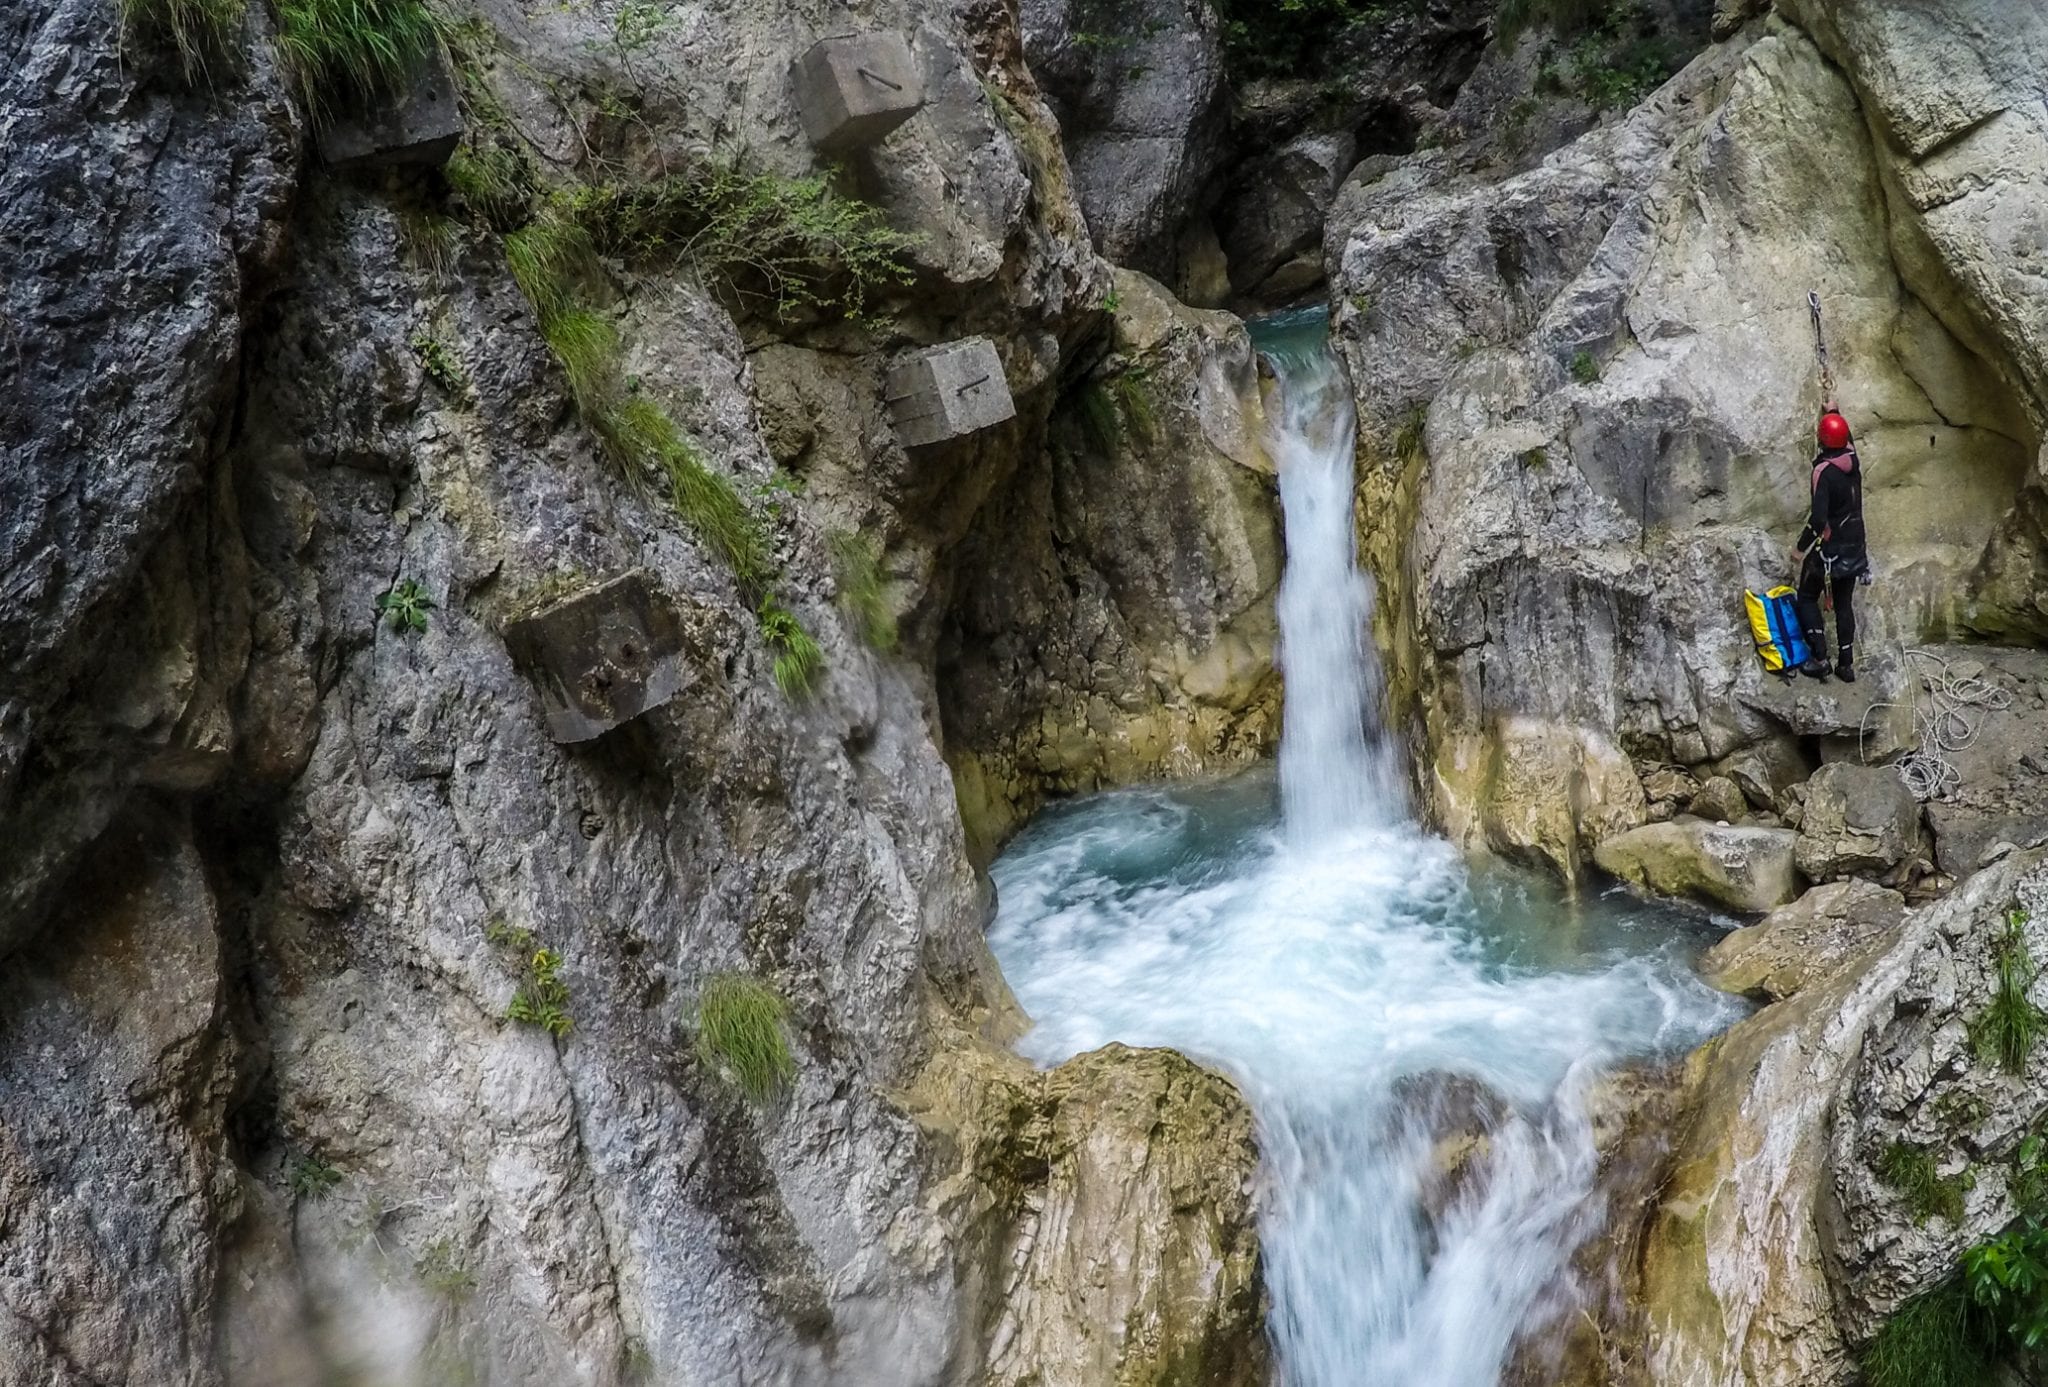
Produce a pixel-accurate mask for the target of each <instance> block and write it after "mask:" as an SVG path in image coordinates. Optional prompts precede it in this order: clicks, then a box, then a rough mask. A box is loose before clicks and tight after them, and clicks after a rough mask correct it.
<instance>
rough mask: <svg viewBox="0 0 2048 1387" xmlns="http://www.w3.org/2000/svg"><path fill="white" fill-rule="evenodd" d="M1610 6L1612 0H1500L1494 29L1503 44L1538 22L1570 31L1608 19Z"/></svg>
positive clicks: (1494, 17) (1559, 29)
mask: <svg viewBox="0 0 2048 1387" xmlns="http://www.w3.org/2000/svg"><path fill="white" fill-rule="evenodd" d="M1613 8H1614V5H1613V2H1612V0H1502V3H1501V6H1500V8H1499V9H1498V10H1496V11H1494V16H1493V32H1494V36H1495V37H1496V38H1498V39H1499V40H1500V42H1501V43H1502V44H1503V45H1508V44H1512V43H1513V42H1514V41H1515V40H1516V39H1517V38H1518V37H1520V36H1521V34H1522V32H1523V31H1524V30H1525V29H1529V28H1532V27H1533V26H1535V25H1538V24H1543V25H1548V26H1549V27H1550V28H1552V29H1555V30H1557V31H1558V32H1560V33H1569V32H1571V31H1572V30H1575V29H1583V28H1585V27H1586V26H1587V25H1589V24H1593V23H1596V22H1598V21H1600V20H1602V19H1605V18H1607V16H1608V15H1609V13H1610V11H1612V10H1613Z"/></svg>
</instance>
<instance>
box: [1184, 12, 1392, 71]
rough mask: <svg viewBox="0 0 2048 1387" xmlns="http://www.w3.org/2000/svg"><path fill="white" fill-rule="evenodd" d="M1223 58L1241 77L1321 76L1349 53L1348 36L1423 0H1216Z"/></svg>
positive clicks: (1390, 17)
mask: <svg viewBox="0 0 2048 1387" xmlns="http://www.w3.org/2000/svg"><path fill="white" fill-rule="evenodd" d="M1213 3H1214V4H1215V7H1216V14H1217V17H1218V18H1219V19H1221V20H1222V21H1223V53H1224V59H1225V61H1226V62H1227V63H1228V64H1229V66H1230V68H1231V69H1232V71H1233V72H1235V73H1236V74H1238V75H1239V76H1241V77H1316V76H1320V75H1322V74H1323V73H1325V72H1328V71H1331V70H1332V69H1333V68H1334V67H1335V66H1336V65H1337V64H1338V63H1339V62H1340V61H1341V60H1342V58H1343V57H1344V56H1345V48H1344V44H1343V40H1344V39H1345V37H1346V36H1347V35H1349V34H1351V33H1352V32H1353V31H1355V30H1358V29H1360V28H1363V27H1366V26H1369V25H1375V24H1383V23H1385V22H1387V21H1388V20H1391V19H1393V18H1396V17H1397V16H1399V15H1400V14H1401V13H1402V12H1403V11H1406V12H1408V13H1411V14H1419V13H1421V12H1422V11H1423V9H1424V8H1425V5H1424V3H1423V0H1213Z"/></svg>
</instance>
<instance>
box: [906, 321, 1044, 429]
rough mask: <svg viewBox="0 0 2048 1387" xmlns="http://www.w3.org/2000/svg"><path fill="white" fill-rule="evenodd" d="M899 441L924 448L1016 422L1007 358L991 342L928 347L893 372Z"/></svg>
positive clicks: (966, 339)
mask: <svg viewBox="0 0 2048 1387" xmlns="http://www.w3.org/2000/svg"><path fill="white" fill-rule="evenodd" d="M884 390H885V392H886V394H887V396H888V401H889V415H890V418H891V419H892V420H893V421H894V423H895V425H896V436H897V437H898V438H900V439H902V440H903V444H904V446H905V447H909V448H918V447H924V446H927V445H929V444H933V443H943V442H945V441H946V440H948V439H953V438H961V437H964V436H965V435H967V434H971V433H976V432H979V431H980V430H982V429H986V428H990V427H993V426H994V425H996V424H1000V423H1002V422H1003V421H1005V420H1007V419H1012V418H1015V417H1016V414H1017V406H1016V402H1015V401H1013V400H1012V399H1011V398H1010V384H1009V382H1008V381H1007V380H1006V379H1004V377H1003V362H1002V358H1001V357H999V356H997V355H996V348H995V344H994V343H993V342H991V341H989V340H988V338H986V337H963V338H961V339H960V340H959V341H957V342H948V343H946V344H944V345H943V346H938V347H928V348H926V349H925V350H924V351H921V352H918V353H917V354H916V355H915V356H912V357H910V358H908V359H907V360H904V361H901V362H898V363H897V364H896V365H895V366H894V367H892V368H891V369H890V371H889V377H888V380H887V382H886V383H885V385H884Z"/></svg>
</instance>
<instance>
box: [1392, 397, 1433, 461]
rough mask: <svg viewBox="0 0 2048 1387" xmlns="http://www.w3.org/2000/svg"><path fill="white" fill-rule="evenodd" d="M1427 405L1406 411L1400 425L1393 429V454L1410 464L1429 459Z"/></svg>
mask: <svg viewBox="0 0 2048 1387" xmlns="http://www.w3.org/2000/svg"><path fill="white" fill-rule="evenodd" d="M1428 439H1429V406H1428V405H1417V406H1415V408H1413V409H1411V410H1409V411H1408V417H1407V418H1405V419H1403V420H1402V421H1401V427H1400V428H1398V429H1396V430H1395V431H1394V456H1395V457H1398V458H1399V459H1401V461H1403V462H1405V463H1409V464H1411V465H1413V464H1417V463H1422V462H1426V461H1428V460H1429V442H1428Z"/></svg>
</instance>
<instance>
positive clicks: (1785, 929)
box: [1700, 881, 1906, 1002]
mask: <svg viewBox="0 0 2048 1387" xmlns="http://www.w3.org/2000/svg"><path fill="white" fill-rule="evenodd" d="M1905 913H1906V900H1905V897H1903V896H1901V895H1900V894H1899V893H1898V892H1896V891H1891V890H1887V889H1886V888H1884V887H1882V886H1878V885H1876V884H1875V883H1873V882H1868V881H1838V882H1831V883H1829V884H1827V885H1825V886H1816V887H1814V888H1813V889H1812V890H1811V891H1808V892H1807V893H1806V894H1805V895H1803V896H1801V897H1800V898H1799V899H1798V900H1796V901H1794V902H1793V903H1792V904H1790V905H1786V906H1781V907H1779V908H1778V909H1776V910H1773V911H1772V912H1771V913H1770V914H1768V915H1766V916H1764V918H1763V919H1761V920H1759V921H1758V922H1757V923H1755V924H1753V925H1746V926H1744V927H1743V928H1741V929H1738V930H1734V931H1732V932H1730V933H1729V934H1728V935H1727V937H1725V938H1724V939H1722V940H1721V941H1720V942H1719V943H1717V944H1715V945H1714V947H1713V948H1711V949H1709V950H1707V952H1706V955H1705V956H1704V957H1703V958H1701V959H1700V975H1701V976H1702V977H1704V978H1705V979H1706V980H1707V981H1708V982H1710V983H1712V984H1713V985H1714V986H1716V987H1718V988H1721V989H1722V990H1723V991H1726V992H1735V993H1740V994H1743V995H1746V996H1752V997H1757V998H1760V999H1761V1000H1763V1001H1766V1002H1782V1001H1784V1000H1786V999H1787V998H1789V997H1793V996H1796V995H1798V994H1799V992H1800V991H1801V990H1803V989H1804V988H1806V987H1808V986H1810V985H1812V984H1813V983H1816V982H1820V981H1822V980H1824V979H1825V978H1827V977H1828V975H1829V974H1831V973H1833V972H1834V971H1835V970H1836V969H1838V968H1840V967H1842V966H1843V965H1844V964H1845V963H1848V962H1850V961H1851V960H1853V959H1855V958H1857V957H1859V956H1861V955H1862V954H1864V953H1866V952H1867V951H1868V950H1869V949H1870V948H1871V947H1872V946H1873V945H1876V944H1880V943H1882V942H1884V941H1886V940H1888V939H1889V938H1890V937H1891V936H1892V935H1893V934H1895V933H1896V932H1897V931H1898V928H1899V925H1900V923H1901V921H1902V920H1903V919H1904V918H1905Z"/></svg>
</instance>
